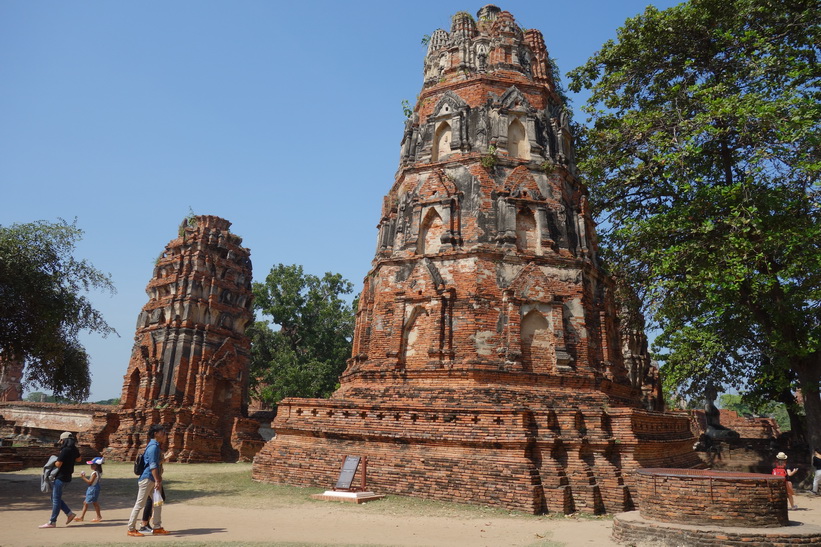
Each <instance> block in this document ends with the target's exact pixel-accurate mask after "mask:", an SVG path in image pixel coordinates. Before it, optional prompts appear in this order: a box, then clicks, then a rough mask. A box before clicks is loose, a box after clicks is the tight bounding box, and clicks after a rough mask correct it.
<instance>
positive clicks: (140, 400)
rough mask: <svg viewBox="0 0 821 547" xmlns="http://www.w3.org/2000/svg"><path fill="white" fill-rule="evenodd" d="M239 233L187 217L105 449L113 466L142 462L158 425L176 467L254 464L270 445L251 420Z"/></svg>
mask: <svg viewBox="0 0 821 547" xmlns="http://www.w3.org/2000/svg"><path fill="white" fill-rule="evenodd" d="M230 226H231V223H230V222H228V221H227V220H224V219H222V218H219V217H215V216H194V217H189V218H186V219H185V220H184V221H183V223H182V225H181V226H180V229H179V237H178V238H176V239H174V240H173V241H171V242H170V243H169V244H168V245H167V246H166V248H165V250H164V251H163V252H162V254H161V255H160V256H159V258H158V259H157V263H156V266H155V267H154V275H153V276H152V279H151V281H150V282H149V283H148V287H147V288H146V292H147V293H148V296H149V300H148V303H147V304H146V305H145V306H144V307H143V309H142V311H141V312H140V315H139V317H138V319H137V331H136V336H135V340H134V349H133V351H132V355H131V360H130V362H129V364H128V370H127V372H126V375H125V383H124V385H123V392H122V397H121V406H120V409H119V412H118V414H119V427H118V429H117V431H116V432H115V433H114V434H112V435H111V441H110V446H109V447H108V449H107V450H106V451H105V453H106V455H107V456H109V457H111V458H112V459H126V460H130V459H133V458H134V457H135V456H136V455H137V453H138V452H139V451H140V450H141V449H142V448H143V447H144V446H145V444H147V442H148V438H147V435H146V432H147V430H148V427H149V426H150V425H151V424H153V423H162V424H164V425H165V426H166V428H167V429H168V431H169V440H168V444H169V446H168V452H167V453H166V456H167V458H168V459H169V460H170V461H182V462H216V461H238V460H243V461H249V460H250V459H251V458H253V456H254V454H256V452H257V451H258V450H259V449H260V448H261V447H262V445H263V442H264V441H263V440H262V437H260V436H259V434H258V432H257V429H258V426H259V424H258V423H257V422H255V421H252V420H250V419H249V418H248V417H247V415H248V414H247V400H248V379H249V378H248V374H249V373H248V362H249V355H250V354H249V348H250V340H249V338H248V337H247V336H246V335H245V327H246V325H247V324H248V322H249V321H251V319H252V317H253V313H252V309H253V308H252V306H253V303H252V294H251V260H250V258H249V256H250V252H249V250H248V249H246V248H244V247H242V246H241V243H242V239H241V238H240V237H239V236H237V235H235V234H232V233H231V232H230V231H229V227H230Z"/></svg>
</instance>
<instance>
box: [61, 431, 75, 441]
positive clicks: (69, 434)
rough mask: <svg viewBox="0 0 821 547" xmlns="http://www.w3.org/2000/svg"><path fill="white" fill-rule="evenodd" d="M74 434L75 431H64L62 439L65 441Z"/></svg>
mask: <svg viewBox="0 0 821 547" xmlns="http://www.w3.org/2000/svg"><path fill="white" fill-rule="evenodd" d="M72 435H73V433H72V432H71V431H63V432H62V433H60V440H61V441H64V440H66V439H68V438H70V437H71V436H72Z"/></svg>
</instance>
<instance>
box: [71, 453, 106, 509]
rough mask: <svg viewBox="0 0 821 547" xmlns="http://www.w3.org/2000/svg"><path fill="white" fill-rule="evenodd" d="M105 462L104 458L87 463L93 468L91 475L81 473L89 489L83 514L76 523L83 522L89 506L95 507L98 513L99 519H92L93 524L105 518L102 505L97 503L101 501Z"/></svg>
mask: <svg viewBox="0 0 821 547" xmlns="http://www.w3.org/2000/svg"><path fill="white" fill-rule="evenodd" d="M103 461H104V460H103V458H102V457H99V458H94V459H93V460H89V461H87V462H86V463H87V464H88V465H90V466H91V474H90V475H86V472H85V471H83V472H82V473H80V478H81V479H83V480H84V481H86V484H88V488H87V489H86V500H85V501H84V502H83V512H82V514H81V515H80V516H79V517H77V518H75V519H74V522H83V518H84V517H85V516H86V511H88V506H89V504H91V505H93V506H94V510H95V511H97V518H96V519H91V522H100V521H102V520H103V516H102V515H101V514H100V504H99V503H97V500H98V499H100V478H101V477H102V475H103Z"/></svg>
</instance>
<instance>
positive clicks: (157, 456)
mask: <svg viewBox="0 0 821 547" xmlns="http://www.w3.org/2000/svg"><path fill="white" fill-rule="evenodd" d="M148 438H149V439H150V440H149V441H148V446H147V447H146V448H145V453H144V454H143V458H144V460H145V470H144V471H143V474H142V475H140V478H139V479H138V482H137V484H138V485H139V488H138V490H137V501H136V502H135V503H134V509H132V510H131V518H129V519H128V532H127V534H128V535H129V536H132V537H142V536H144V535H145V534H143V533H142V532H139V531H137V519H138V518H139V517H140V514H141V513H142V511H143V508H144V507H145V503H146V500H147V499H148V497H149V496H151V495H152V494H153V492H154V491H155V490H156V491H157V492H162V465H161V458H162V453H161V445H162V444H164V443H165V441H166V440H167V438H168V434H167V433H166V432H165V428H164V427H163V426H162V425H159V424H154V425H152V426H151V427H149V428H148ZM168 533H169V532H168V530H166V529H165V528H163V527H162V505H161V504H154V530H153V532H152V534H153V535H155V536H156V535H164V534H168Z"/></svg>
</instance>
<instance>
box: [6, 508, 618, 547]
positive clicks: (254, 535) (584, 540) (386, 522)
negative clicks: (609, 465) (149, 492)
mask: <svg viewBox="0 0 821 547" xmlns="http://www.w3.org/2000/svg"><path fill="white" fill-rule="evenodd" d="M337 505H338V503H333V502H328V503H327V504H322V505H319V504H308V505H305V506H299V507H289V508H286V509H276V510H260V509H235V508H230V507H212V506H195V505H186V504H182V503H180V504H169V505H168V507H167V509H166V511H165V514H164V521H165V522H164V523H163V524H164V525H165V526H166V527H167V528H168V529H169V530H171V531H173V532H174V533H173V535H171V536H167V537H157V538H154V537H152V538H129V537H126V535H125V531H126V527H125V524H126V521H127V520H128V515H129V513H130V511H128V510H124V509H120V510H114V511H106V512H105V514H104V515H103V516H104V517H105V518H106V521H104V522H102V523H98V524H91V523H82V524H71V525H70V526H68V527H66V526H64V525H63V523H64V522H65V518H64V516H62V515H61V517H60V519H59V520H58V527H57V528H55V529H47V530H40V529H38V528H37V526H38V525H40V524H42V523H43V522H44V521H45V520H46V519H47V518H48V510H47V509H46V510H37V511H33V510H29V511H2V512H0V530H2V534H0V537H2V539H0V544H2V545H3V546H4V547H5V546H15V545H60V544H62V543H66V542H68V543H78V544H86V545H92V544H98V545H99V544H111V543H123V542H137V541H151V542H156V541H163V542H168V541H171V542H178V541H180V540H185V541H193V542H295V543H297V542H301V543H308V544H319V545H334V544H336V545H340V544H341V545H345V544H351V545H471V546H481V545H487V546H502V545H538V544H544V543H545V542H546V540H548V539H549V540H551V541H555V542H558V543H564V544H566V545H591V546H592V545H596V546H599V545H604V546H606V545H617V544H616V543H613V542H612V541H611V540H610V539H609V535H610V526H611V523H610V521H609V520H602V521H573V520H568V521H562V520H555V519H544V520H535V521H524V520H518V519H481V520H461V519H459V520H456V519H451V518H439V517H413V516H410V517H408V516H401V515H371V514H369V513H368V512H367V509H365V510H364V511H361V512H360V511H357V512H355V513H351V512H350V511H343V510H342V509H341V508H339V507H338V506H337ZM363 507H365V508H366V506H363Z"/></svg>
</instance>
